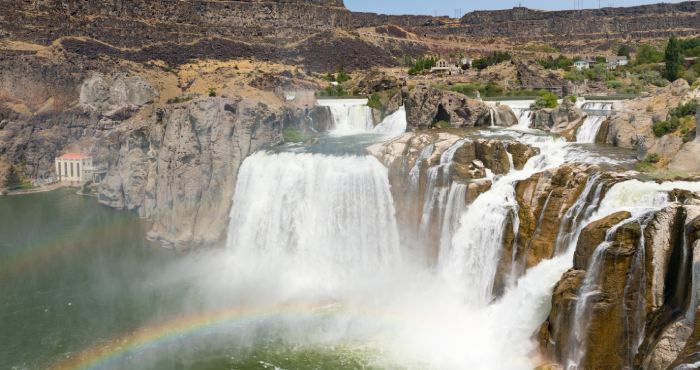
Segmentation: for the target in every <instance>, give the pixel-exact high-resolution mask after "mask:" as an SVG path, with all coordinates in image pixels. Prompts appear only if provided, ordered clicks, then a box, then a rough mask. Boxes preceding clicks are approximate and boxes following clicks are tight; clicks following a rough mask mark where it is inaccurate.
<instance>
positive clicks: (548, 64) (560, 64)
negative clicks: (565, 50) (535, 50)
mask: <svg viewBox="0 0 700 370" xmlns="http://www.w3.org/2000/svg"><path fill="white" fill-rule="evenodd" d="M537 62H538V63H539V64H540V65H541V66H542V67H544V68H545V69H566V68H569V67H571V66H572V65H574V60H573V59H569V58H567V57H566V56H564V55H559V56H558V57H557V58H556V59H555V58H552V57H551V56H549V57H547V58H546V59H540V60H538V61H537Z"/></svg>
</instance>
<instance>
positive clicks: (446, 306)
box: [189, 100, 700, 370]
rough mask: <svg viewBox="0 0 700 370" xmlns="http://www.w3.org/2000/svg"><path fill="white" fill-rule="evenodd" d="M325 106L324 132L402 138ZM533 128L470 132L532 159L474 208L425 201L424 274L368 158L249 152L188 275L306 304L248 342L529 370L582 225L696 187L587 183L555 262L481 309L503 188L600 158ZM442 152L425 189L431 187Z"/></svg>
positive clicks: (379, 169)
mask: <svg viewBox="0 0 700 370" xmlns="http://www.w3.org/2000/svg"><path fill="white" fill-rule="evenodd" d="M324 104H326V105H328V106H329V107H330V108H331V111H332V114H333V120H334V122H335V127H334V131H333V132H332V135H335V136H348V135H355V134H374V135H377V136H378V140H382V139H381V138H382V137H384V138H385V137H386V135H396V134H399V131H405V127H406V123H405V111H403V110H400V111H399V112H397V113H396V114H395V115H392V116H390V117H388V118H387V119H386V120H385V121H384V122H383V123H382V124H383V126H382V125H380V126H379V127H381V129H379V130H376V129H375V126H374V125H373V123H372V118H371V111H370V110H369V108H368V107H366V105H365V104H366V101H347V100H345V101H342V102H325V103H324ZM520 113H521V114H522V115H527V114H528V113H527V112H520ZM523 126H524V125H523ZM531 131H532V130H530V129H527V128H526V127H521V125H518V126H516V127H514V128H512V129H500V130H485V131H484V132H482V134H483V136H493V135H501V136H502V135H506V136H509V137H512V138H515V139H517V140H519V141H521V142H524V143H527V144H529V145H532V146H535V147H537V148H539V150H540V153H539V154H538V155H536V156H535V157H533V158H531V159H530V160H529V161H528V162H527V163H526V165H525V166H524V168H523V169H522V170H516V169H514V168H511V171H510V172H509V173H507V174H505V175H502V176H495V177H493V181H494V183H493V186H492V187H491V189H490V190H488V191H486V192H484V193H483V194H481V195H480V196H479V197H478V198H477V199H476V200H475V201H474V202H473V203H472V204H469V205H465V204H464V203H463V201H461V202H460V201H458V200H457V199H458V198H460V195H459V194H462V195H463V194H464V187H463V185H462V186H460V184H452V185H450V186H449V187H447V188H445V189H442V190H441V191H437V190H431V191H432V192H433V197H434V198H433V199H437V200H438V202H439V203H441V204H442V207H443V208H445V215H444V216H443V218H444V219H443V220H442V221H441V224H442V226H441V232H442V235H441V242H440V254H439V259H438V261H437V263H436V264H435V265H428V264H425V263H421V262H418V261H421V259H419V258H415V257H416V256H413V255H411V254H412V253H415V251H412V250H411V249H409V248H405V247H403V246H402V245H401V243H400V235H401V233H402V232H405V231H406V230H400V229H399V227H398V226H397V225H398V224H399V222H397V218H398V217H401V215H397V214H396V210H395V207H394V200H393V199H392V194H391V185H390V183H389V177H388V170H387V169H386V168H385V167H384V166H383V165H382V164H381V163H380V162H379V161H378V160H377V159H375V158H374V157H371V156H367V155H338V154H323V153H303V152H285V151H282V152H279V151H277V152H259V153H255V154H254V155H252V156H250V157H249V158H247V159H246V161H245V162H244V164H243V165H242V167H241V169H240V172H239V175H238V182H237V186H236V190H235V195H234V198H233V207H232V209H231V215H230V217H231V218H230V225H229V233H228V240H227V248H226V250H225V251H223V252H220V253H218V254H216V256H215V257H214V258H211V260H209V261H207V262H206V263H201V261H200V262H198V267H196V268H195V267H191V268H189V270H190V271H193V272H192V274H194V275H196V276H200V277H199V278H200V279H201V280H202V282H201V283H202V287H203V288H202V293H201V294H202V300H204V301H212V302H218V303H221V301H222V300H223V301H224V302H225V303H226V304H229V305H245V306H247V307H269V306H275V305H287V304H290V303H294V304H303V305H305V306H308V307H311V311H312V314H311V316H312V318H311V319H309V318H308V317H306V316H305V317H304V318H302V317H299V318H298V319H296V320H295V319H289V318H287V319H285V320H283V321H279V320H278V321H275V320H272V321H269V322H259V323H257V324H256V325H257V326H256V328H257V329H256V331H253V332H250V333H249V334H250V335H252V336H254V335H258V334H259V332H260V330H262V329H260V328H261V327H262V328H265V327H268V329H265V330H263V331H265V332H266V333H268V335H269V332H270V331H271V330H272V329H269V327H275V330H272V331H274V333H275V334H274V336H275V337H276V338H277V339H278V340H280V341H282V342H285V343H289V344H290V345H298V344H299V343H300V342H303V343H305V344H312V345H318V346H323V347H324V348H328V350H331V351H332V350H333V349H334V348H339V346H348V345H349V346H352V347H356V348H359V349H360V350H361V351H363V353H365V352H366V354H367V361H368V366H374V367H377V368H388V369H391V368H401V369H406V368H408V369H448V370H449V369H476V370H481V369H483V370H499V369H503V370H519V369H523V370H525V369H527V370H531V369H532V368H533V367H534V366H536V365H538V364H539V362H538V361H540V360H541V359H540V358H539V356H538V353H537V344H536V343H535V341H534V339H533V336H534V334H535V332H536V331H537V329H538V328H539V326H540V325H541V324H542V322H543V321H544V320H545V318H546V317H547V315H548V313H549V310H550V301H551V293H552V288H553V286H554V284H555V283H556V282H557V281H558V280H559V279H560V278H561V275H562V274H563V273H564V272H565V271H566V270H568V269H569V268H570V267H571V266H572V260H573V253H574V249H575V245H576V241H577V238H578V234H580V231H581V230H582V229H583V227H585V225H587V224H588V223H589V222H591V221H594V220H597V219H600V218H602V217H605V216H606V215H609V214H612V213H614V212H616V211H619V210H632V211H634V212H635V214H639V213H643V212H646V211H649V210H653V209H658V208H660V207H663V206H664V205H666V204H667V200H666V197H665V193H664V191H666V190H668V189H672V188H689V189H693V188H696V187H697V185H696V184H693V183H664V184H656V183H638V182H635V181H636V180H632V181H627V182H622V183H619V184H617V185H615V186H613V187H612V188H611V189H610V190H609V191H608V192H607V193H606V194H605V195H604V196H601V194H600V193H601V192H600V185H599V184H598V183H597V182H596V179H597V178H596V177H592V178H591V180H589V184H587V186H586V189H585V190H584V192H583V193H582V194H581V196H580V199H579V201H578V202H577V203H576V205H575V206H574V207H572V210H571V211H570V213H567V215H566V216H565V217H567V218H568V219H570V220H571V222H574V226H573V228H572V230H573V232H572V233H571V235H569V236H567V235H560V236H559V238H558V243H561V244H562V245H561V246H560V248H558V250H560V253H559V254H558V255H557V256H556V257H555V258H553V259H551V260H546V261H543V262H541V263H540V264H539V265H537V266H535V267H534V268H531V269H529V270H528V271H527V272H526V273H525V274H524V275H522V276H519V277H514V278H513V279H512V280H511V281H510V284H508V286H507V288H506V290H505V293H504V294H503V295H502V296H501V297H500V298H499V299H497V300H493V298H492V288H493V283H494V278H495V273H496V267H497V263H498V259H499V258H500V257H501V256H500V246H501V243H502V240H503V236H504V232H505V230H504V229H505V225H506V219H507V217H508V215H510V214H517V207H518V205H517V202H516V200H515V184H516V183H517V182H518V181H520V180H523V179H526V178H528V177H529V176H531V175H532V174H534V173H536V172H540V171H543V170H546V169H550V168H555V167H557V166H560V165H562V164H564V163H567V162H583V163H598V162H601V161H608V160H609V159H607V158H604V157H600V156H597V155H594V154H591V153H588V152H584V151H581V150H578V149H577V148H576V146H575V145H574V144H570V143H566V142H565V141H563V140H562V139H558V138H554V137H551V136H548V135H541V134H532V133H531ZM455 150H456V149H455ZM429 152H430V150H429V149H427V152H426V153H427V154H426V155H429ZM450 153H451V152H450V151H449V150H448V152H447V155H445V156H443V160H442V161H441V163H440V164H438V165H437V166H436V167H435V168H434V169H433V170H432V173H433V176H432V177H431V180H430V181H440V180H439V179H440V178H441V175H440V174H441V172H442V171H445V168H446V167H447V166H449V165H450V161H451V154H450ZM433 189H437V188H435V187H434V188H433ZM696 190H700V189H696ZM591 197H593V198H594V199H595V200H594V201H593V202H587V200H586V199H588V198H591ZM461 198H462V199H463V196H462V197H461ZM589 203H590V204H589ZM514 227H516V228H517V219H516V222H515V226H514ZM516 231H517V230H516ZM202 266H205V267H202ZM197 271H199V272H200V273H201V274H202V275H197ZM204 275H206V277H201V276H204ZM224 296H225V297H226V298H222V297H224ZM302 333H303V334H302ZM302 338H303V340H302Z"/></svg>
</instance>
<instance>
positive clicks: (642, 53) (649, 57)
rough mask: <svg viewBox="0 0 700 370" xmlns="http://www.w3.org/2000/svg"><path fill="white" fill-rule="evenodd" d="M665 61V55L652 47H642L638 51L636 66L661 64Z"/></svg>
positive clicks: (645, 45)
mask: <svg viewBox="0 0 700 370" xmlns="http://www.w3.org/2000/svg"><path fill="white" fill-rule="evenodd" d="M663 60H664V54H663V53H662V52H660V51H659V50H658V49H656V48H655V47H653V46H651V45H647V44H644V45H641V46H639V48H638V49H637V55H636V58H635V63H636V64H650V63H660V62H662V61H663Z"/></svg>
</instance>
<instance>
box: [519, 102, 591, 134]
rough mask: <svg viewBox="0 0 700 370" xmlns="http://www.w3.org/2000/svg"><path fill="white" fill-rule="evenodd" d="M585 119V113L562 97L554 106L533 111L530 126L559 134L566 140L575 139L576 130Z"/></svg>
mask: <svg viewBox="0 0 700 370" xmlns="http://www.w3.org/2000/svg"><path fill="white" fill-rule="evenodd" d="M585 120H586V113H584V112H583V111H582V110H581V109H579V108H577V107H576V106H575V105H574V104H573V103H572V102H570V101H568V100H567V99H564V102H563V103H562V104H561V105H559V106H558V107H556V108H553V109H550V108H545V109H540V110H538V111H535V114H534V118H533V124H532V127H533V128H537V129H540V130H545V131H550V132H552V133H555V134H559V135H561V136H563V137H564V138H566V140H567V141H576V131H578V129H579V127H581V125H582V124H583V122H584V121H585Z"/></svg>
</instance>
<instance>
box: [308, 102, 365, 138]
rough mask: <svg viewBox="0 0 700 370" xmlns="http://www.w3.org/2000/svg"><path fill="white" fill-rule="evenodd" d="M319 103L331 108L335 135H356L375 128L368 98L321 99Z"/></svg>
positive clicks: (332, 132)
mask: <svg viewBox="0 0 700 370" xmlns="http://www.w3.org/2000/svg"><path fill="white" fill-rule="evenodd" d="M317 104H318V105H320V106H326V107H329V108H330V110H331V115H332V116H333V130H332V131H331V134H333V135H356V134H363V133H369V132H373V130H374V123H373V120H372V109H370V107H368V106H367V99H320V100H318V103H317Z"/></svg>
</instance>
